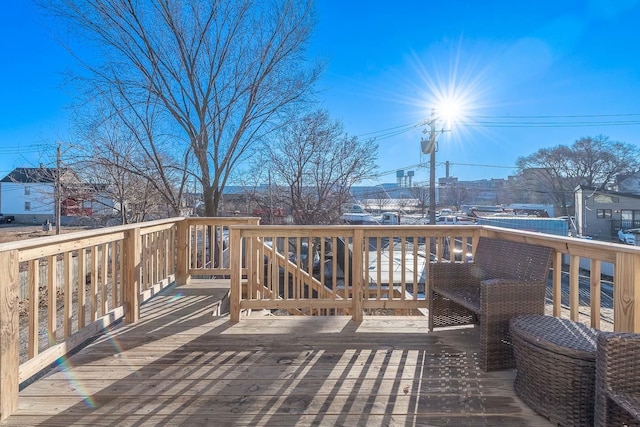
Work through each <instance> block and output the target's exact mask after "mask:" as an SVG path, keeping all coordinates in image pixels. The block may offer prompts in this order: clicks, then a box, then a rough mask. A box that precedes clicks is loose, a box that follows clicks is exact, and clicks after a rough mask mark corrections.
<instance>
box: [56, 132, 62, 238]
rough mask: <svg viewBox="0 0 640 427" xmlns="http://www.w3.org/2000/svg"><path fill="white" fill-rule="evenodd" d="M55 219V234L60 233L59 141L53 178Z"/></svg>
mask: <svg viewBox="0 0 640 427" xmlns="http://www.w3.org/2000/svg"><path fill="white" fill-rule="evenodd" d="M55 192H56V194H55V198H54V199H55V205H56V206H55V210H56V213H55V217H56V218H55V219H56V234H60V213H61V210H62V209H61V208H60V205H61V204H62V203H61V197H60V193H61V191H60V143H59V142H58V148H57V149H56V180H55Z"/></svg>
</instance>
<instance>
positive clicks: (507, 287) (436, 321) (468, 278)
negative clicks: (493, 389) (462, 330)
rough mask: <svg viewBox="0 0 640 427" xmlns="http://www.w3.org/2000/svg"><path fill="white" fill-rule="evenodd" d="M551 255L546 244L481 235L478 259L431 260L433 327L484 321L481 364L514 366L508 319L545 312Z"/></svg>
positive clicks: (481, 329)
mask: <svg viewBox="0 0 640 427" xmlns="http://www.w3.org/2000/svg"><path fill="white" fill-rule="evenodd" d="M552 254H553V250H552V249H551V248H547V247H544V246H537V245H531V244H527V243H521V242H511V241H507V240H500V239H493V238H488V237H480V239H478V245H477V248H476V251H475V255H474V260H473V262H470V263H434V264H432V265H431V266H430V280H429V293H428V295H429V328H430V330H433V328H434V326H455V325H460V324H469V323H479V324H480V351H479V359H480V366H481V368H482V369H484V370H486V371H491V370H498V369H506V368H512V367H513V366H515V362H514V360H513V352H512V349H511V345H510V339H509V320H510V319H511V317H513V316H515V315H517V314H543V313H544V298H545V288H546V284H547V280H548V275H549V268H550V265H551V259H552Z"/></svg>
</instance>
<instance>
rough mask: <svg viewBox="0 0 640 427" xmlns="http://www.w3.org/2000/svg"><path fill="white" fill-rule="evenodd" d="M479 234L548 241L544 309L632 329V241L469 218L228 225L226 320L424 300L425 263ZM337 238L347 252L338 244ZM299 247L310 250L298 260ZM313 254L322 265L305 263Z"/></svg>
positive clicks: (457, 251) (636, 252) (639, 328)
mask: <svg viewBox="0 0 640 427" xmlns="http://www.w3.org/2000/svg"><path fill="white" fill-rule="evenodd" d="M480 236H490V237H495V238H498V239H506V240H515V241H525V242H529V243H532V244H539V245H544V246H549V247H552V248H553V249H554V250H555V256H554V262H553V270H552V271H553V273H552V277H551V278H550V286H549V292H548V307H549V308H548V312H549V313H548V314H551V315H554V316H561V317H568V318H570V319H572V320H575V321H581V322H584V323H587V324H588V325H590V326H591V327H594V328H596V329H606V330H616V331H633V332H640V303H637V302H636V299H640V248H638V247H633V246H628V245H621V244H617V243H606V242H597V241H591V240H583V239H576V238H571V237H562V236H554V235H549V234H541V233H534V232H526V231H519V230H509V229H505V228H499V227H491V226H468V225H465V226H388V227H384V226H348V227H346V226H333V227H295V228H294V227H286V226H285V227H280V226H260V227H257V226H238V227H231V243H230V248H231V251H232V252H231V267H232V275H231V313H230V315H231V320H232V321H234V322H237V321H239V320H240V316H241V313H242V312H244V311H245V310H259V309H267V310H283V311H284V312H288V313H290V314H325V315H326V314H349V315H351V316H352V317H353V319H354V320H356V321H359V320H361V319H362V316H363V315H364V314H365V313H369V312H373V313H375V312H376V311H380V310H393V311H394V314H398V310H413V311H412V312H413V313H415V310H418V311H420V310H424V309H425V308H426V307H427V302H426V301H425V297H424V286H425V277H428V272H429V264H430V263H431V262H443V261H446V262H449V261H451V260H455V261H458V262H467V261H468V260H469V259H471V258H472V254H473V251H474V247H475V242H476V241H477V239H478V238H479V237H480ZM274 242H275V243H274ZM336 242H345V243H344V244H345V245H346V247H348V248H350V249H351V251H350V253H351V255H350V256H347V255H346V254H345V253H344V251H343V253H339V250H338V248H339V247H340V245H336ZM300 247H306V248H307V249H306V250H307V252H309V253H311V252H314V251H315V252H317V253H318V254H319V258H318V259H317V260H316V261H313V260H312V257H310V256H307V258H306V261H305V262H301V261H300V260H301V258H302V257H301V254H300V253H299V252H297V251H299V250H300V249H299V248H300ZM309 248H313V249H309ZM347 252H349V251H347ZM243 254H244V255H243ZM245 257H246V258H245ZM427 259H428V261H427ZM314 262H315V263H317V264H318V265H320V266H321V267H320V268H316V269H315V270H314ZM505 262H508V254H505ZM338 267H342V268H338ZM340 270H343V271H340ZM336 271H339V273H338V274H336ZM327 272H331V273H330V274H329V273H327Z"/></svg>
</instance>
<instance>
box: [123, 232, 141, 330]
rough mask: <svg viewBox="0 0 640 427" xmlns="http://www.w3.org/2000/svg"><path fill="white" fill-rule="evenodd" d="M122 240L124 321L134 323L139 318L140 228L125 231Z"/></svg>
mask: <svg viewBox="0 0 640 427" xmlns="http://www.w3.org/2000/svg"><path fill="white" fill-rule="evenodd" d="M126 236H127V237H126V238H125V240H124V263H125V265H124V269H125V274H124V277H125V280H124V292H123V297H124V321H125V322H126V323H135V322H137V321H138V319H139V318H140V291H139V288H140V228H139V227H135V228H132V229H130V230H128V231H127V233H126Z"/></svg>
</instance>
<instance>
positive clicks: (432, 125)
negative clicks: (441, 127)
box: [420, 108, 436, 225]
mask: <svg viewBox="0 0 640 427" xmlns="http://www.w3.org/2000/svg"><path fill="white" fill-rule="evenodd" d="M428 124H429V139H424V138H423V139H422V140H421V141H420V145H421V148H422V152H423V153H424V154H430V155H431V157H430V159H429V224H431V225H433V224H435V223H436V110H435V108H432V109H431V119H430V120H429V122H428ZM423 132H424V133H427V130H426V129H425V130H424V131H423Z"/></svg>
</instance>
